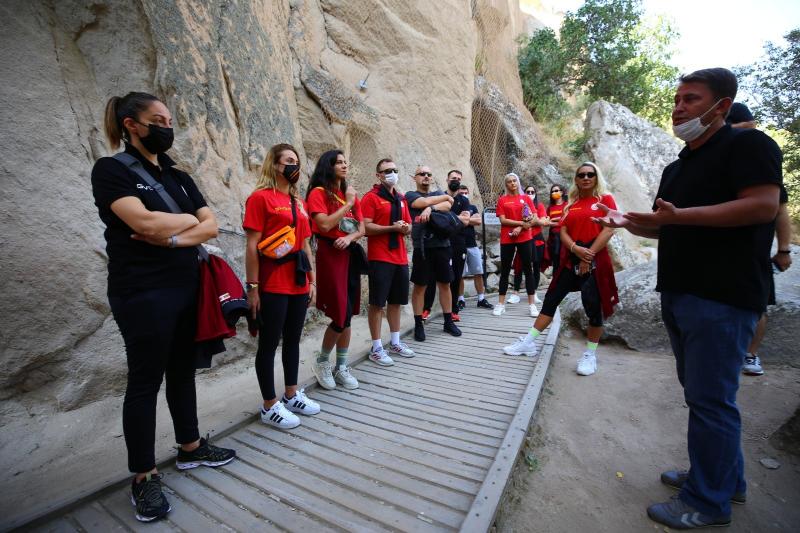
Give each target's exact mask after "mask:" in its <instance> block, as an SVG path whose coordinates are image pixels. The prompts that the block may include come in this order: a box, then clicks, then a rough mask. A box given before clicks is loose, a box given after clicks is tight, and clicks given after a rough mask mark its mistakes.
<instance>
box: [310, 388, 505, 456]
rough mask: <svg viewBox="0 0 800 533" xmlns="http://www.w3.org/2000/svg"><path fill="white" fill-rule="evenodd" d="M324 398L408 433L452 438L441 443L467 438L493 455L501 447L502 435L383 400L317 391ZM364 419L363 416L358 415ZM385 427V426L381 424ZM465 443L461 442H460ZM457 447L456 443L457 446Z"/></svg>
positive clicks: (321, 398)
mask: <svg viewBox="0 0 800 533" xmlns="http://www.w3.org/2000/svg"><path fill="white" fill-rule="evenodd" d="M316 396H317V397H318V398H320V401H324V402H325V403H324V404H323V405H324V407H323V409H326V410H330V406H336V407H338V408H341V409H343V410H346V411H347V412H351V413H361V414H362V415H366V416H374V417H376V418H377V419H379V420H385V421H388V422H390V423H391V424H393V427H397V428H401V430H402V431H403V432H405V433H408V434H412V433H417V432H419V431H422V432H424V433H431V434H433V435H441V437H444V438H445V439H448V440H442V439H441V438H437V440H439V441H440V442H442V443H443V444H444V443H448V445H452V444H450V442H451V441H450V440H449V439H454V440H458V441H463V442H464V443H469V444H475V445H478V446H481V447H483V448H488V449H487V450H484V451H485V453H486V454H489V456H493V455H494V451H495V449H496V448H497V447H498V446H500V442H501V440H502V438H498V437H493V436H488V435H482V434H479V433H474V432H472V431H468V430H463V429H459V428H457V427H454V425H453V424H448V423H446V422H445V423H442V422H430V421H428V420H423V419H421V418H418V417H416V416H415V414H413V413H410V414H409V413H403V412H402V410H399V411H400V413H398V412H396V411H398V409H392V410H389V409H388V408H387V406H385V404H382V403H375V404H374V405H367V402H364V401H356V399H355V398H353V397H350V398H342V397H337V396H333V395H330V394H326V393H324V392H319V393H317V394H316ZM358 418H359V419H361V417H358ZM379 427H384V426H379ZM458 444H459V445H461V442H459V443H458ZM453 446H454V447H455V445H453ZM466 451H472V452H476V451H478V449H474V450H473V449H468V450H466Z"/></svg>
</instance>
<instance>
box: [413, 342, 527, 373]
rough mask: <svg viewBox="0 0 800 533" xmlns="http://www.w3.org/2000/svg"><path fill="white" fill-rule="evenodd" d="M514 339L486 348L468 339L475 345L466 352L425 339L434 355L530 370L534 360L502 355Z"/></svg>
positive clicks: (516, 369)
mask: <svg viewBox="0 0 800 533" xmlns="http://www.w3.org/2000/svg"><path fill="white" fill-rule="evenodd" d="M514 340H516V337H515V338H514V339H507V340H503V341H500V342H499V343H498V342H494V343H492V344H491V346H487V347H485V348H484V347H482V346H479V345H477V343H476V341H474V340H471V339H468V340H467V342H469V343H470V346H471V347H473V348H474V350H472V351H470V352H466V351H459V350H453V349H452V346H450V345H447V344H445V343H443V342H442V341H438V340H435V339H433V340H431V341H425V345H426V346H425V350H427V351H429V352H430V353H432V354H433V355H432V357H447V358H449V359H454V360H456V361H462V360H467V361H479V362H482V363H492V364H496V365H498V366H499V367H502V368H505V369H508V370H511V371H523V370H528V371H530V369H531V368H532V367H533V362H532V361H531V360H530V359H527V358H518V357H509V356H506V357H501V356H502V355H503V347H504V346H505V345H507V344H511V343H512V342H513V341H514ZM537 340H538V339H537ZM398 359H399V358H398ZM401 361H402V360H401Z"/></svg>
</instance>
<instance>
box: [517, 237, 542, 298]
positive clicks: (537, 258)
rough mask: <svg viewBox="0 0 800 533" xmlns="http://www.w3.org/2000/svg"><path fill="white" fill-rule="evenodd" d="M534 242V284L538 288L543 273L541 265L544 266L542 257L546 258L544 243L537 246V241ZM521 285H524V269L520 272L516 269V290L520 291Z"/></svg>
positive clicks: (532, 258)
mask: <svg viewBox="0 0 800 533" xmlns="http://www.w3.org/2000/svg"><path fill="white" fill-rule="evenodd" d="M532 242H533V243H534V244H533V245H532V248H531V252H532V253H531V261H532V263H531V266H532V273H533V286H534V287H536V288H537V289H538V288H539V279H540V277H541V275H542V273H541V267H542V259H544V245H542V246H536V241H532ZM520 287H522V271H521V270H520V271H519V272H517V271H516V270H514V290H515V291H517V292H519V288H520Z"/></svg>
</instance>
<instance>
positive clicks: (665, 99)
mask: <svg viewBox="0 0 800 533" xmlns="http://www.w3.org/2000/svg"><path fill="white" fill-rule="evenodd" d="M676 37H677V33H676V32H675V31H674V30H673V29H672V27H671V26H670V25H669V23H668V22H667V21H666V20H664V19H663V18H659V19H656V20H654V21H646V20H643V18H642V7H641V0H586V2H585V3H584V4H583V5H582V6H581V7H580V8H579V9H578V10H577V11H576V12H574V13H567V15H566V16H565V18H564V21H563V22H562V24H561V30H560V38H559V39H556V37H555V33H554V32H552V30H548V29H545V30H540V31H539V32H537V33H536V34H534V35H533V36H532V37H531V38H530V39H528V40H527V41H526V42H524V43H523V46H522V47H521V49H520V55H519V68H520V78H521V79H522V84H523V92H524V95H525V100H526V103H527V104H528V106H529V107H530V109H531V111H532V112H533V113H534V115H535V116H537V117H538V118H544V119H550V118H552V117H553V116H556V117H557V116H558V115H560V114H562V113H563V112H564V109H565V107H564V106H565V100H564V93H567V94H572V95H575V94H581V93H583V94H586V95H587V96H588V97H589V100H592V101H593V100H598V99H604V100H608V101H611V102H616V103H620V104H623V105H625V106H626V107H628V108H629V109H631V111H633V112H635V113H638V114H641V115H643V116H645V117H647V118H649V119H651V120H653V121H655V122H658V123H664V122H665V121H666V119H667V118H668V116H669V112H670V109H671V104H670V101H671V98H670V92H671V91H672V89H673V86H674V83H675V80H676V78H677V75H678V70H677V69H676V68H675V67H673V66H671V65H670V64H669V61H670V59H671V56H672V49H671V43H672V42H673V41H674V40H675V38H676Z"/></svg>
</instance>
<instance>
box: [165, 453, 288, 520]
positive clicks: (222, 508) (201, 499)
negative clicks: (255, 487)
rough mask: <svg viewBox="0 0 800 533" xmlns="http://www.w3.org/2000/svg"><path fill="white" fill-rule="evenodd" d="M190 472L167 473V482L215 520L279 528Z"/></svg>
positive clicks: (266, 518)
mask: <svg viewBox="0 0 800 533" xmlns="http://www.w3.org/2000/svg"><path fill="white" fill-rule="evenodd" d="M237 452H238V450H237ZM188 472H189V471H187V472H186V473H178V472H174V473H171V474H172V475H169V476H164V484H165V485H166V486H167V487H169V488H170V489H172V490H174V491H175V492H176V493H177V494H178V495H179V496H180V497H181V498H183V499H184V500H186V501H188V502H190V503H191V504H192V505H194V506H195V507H199V508H201V509H203V511H204V512H205V513H206V514H208V515H209V516H211V517H213V518H214V519H215V520H217V521H219V522H222V523H223V524H225V525H227V526H229V527H231V528H233V529H235V530H237V531H280V529H278V528H277V527H276V526H275V524H274V523H272V522H271V521H270V520H269V518H268V517H262V516H259V515H258V514H257V513H255V512H254V511H252V510H250V509H248V508H246V507H245V506H243V505H237V504H236V503H234V502H233V501H231V500H230V499H229V498H228V497H227V495H226V494H224V493H222V492H220V491H219V490H218V489H217V488H216V487H215V488H211V487H208V486H206V485H204V484H203V483H200V482H199V481H198V480H197V479H196V478H193V477H189V473H188Z"/></svg>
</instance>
